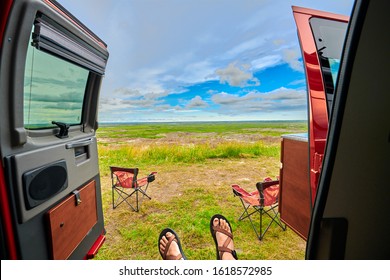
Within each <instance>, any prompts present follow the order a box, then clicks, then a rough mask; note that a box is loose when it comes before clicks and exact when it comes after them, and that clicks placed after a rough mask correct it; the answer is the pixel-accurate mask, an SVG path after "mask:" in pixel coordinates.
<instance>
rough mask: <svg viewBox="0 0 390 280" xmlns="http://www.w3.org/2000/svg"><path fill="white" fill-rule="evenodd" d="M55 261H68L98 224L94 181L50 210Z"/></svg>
mask: <svg viewBox="0 0 390 280" xmlns="http://www.w3.org/2000/svg"><path fill="white" fill-rule="evenodd" d="M47 217H48V222H49V230H50V237H51V245H52V246H51V247H52V257H53V259H55V260H56V259H57V260H63V259H67V258H68V257H69V256H70V255H71V253H72V252H73V251H74V250H75V248H76V247H77V246H78V245H79V244H80V243H81V241H82V240H83V239H84V238H85V236H86V235H87V234H88V232H89V231H90V230H91V229H92V227H93V226H94V225H95V224H96V223H97V219H98V217H97V207H96V183H95V181H92V182H90V183H88V184H87V185H85V186H84V187H82V188H81V189H79V190H78V191H75V192H73V193H72V194H71V195H69V197H68V198H66V199H65V200H64V201H62V202H61V203H60V204H58V205H57V206H55V207H54V208H52V209H51V210H49V212H48V215H47Z"/></svg>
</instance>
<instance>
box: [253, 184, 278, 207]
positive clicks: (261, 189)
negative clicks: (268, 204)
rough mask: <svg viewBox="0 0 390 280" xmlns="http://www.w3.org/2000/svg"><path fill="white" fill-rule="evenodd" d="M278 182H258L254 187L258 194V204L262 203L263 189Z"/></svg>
mask: <svg viewBox="0 0 390 280" xmlns="http://www.w3.org/2000/svg"><path fill="white" fill-rule="evenodd" d="M278 184H279V180H274V181H264V182H258V183H257V184H256V188H257V190H258V191H259V195H260V205H264V190H266V189H267V188H269V187H272V186H275V185H278Z"/></svg>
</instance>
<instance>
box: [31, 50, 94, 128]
mask: <svg viewBox="0 0 390 280" xmlns="http://www.w3.org/2000/svg"><path fill="white" fill-rule="evenodd" d="M88 75H89V71H88V70H86V69H84V68H82V67H80V66H77V65H75V64H73V63H70V62H68V61H66V60H63V59H60V58H57V57H56V56H54V55H51V54H49V53H47V52H43V51H40V50H38V49H36V48H35V47H33V46H32V45H30V46H29V47H28V51H27V59H26V67H25V75H24V127H25V128H27V129H40V128H48V127H53V126H55V125H53V124H52V121H56V122H64V123H67V124H70V125H73V124H80V123H81V121H82V108H83V101H84V93H85V89H86V85H87V80H88Z"/></svg>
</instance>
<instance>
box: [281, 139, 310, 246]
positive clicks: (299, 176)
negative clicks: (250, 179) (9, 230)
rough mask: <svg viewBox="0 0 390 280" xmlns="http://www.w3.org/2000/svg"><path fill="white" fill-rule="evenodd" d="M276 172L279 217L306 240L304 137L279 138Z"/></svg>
mask: <svg viewBox="0 0 390 280" xmlns="http://www.w3.org/2000/svg"><path fill="white" fill-rule="evenodd" d="M281 162H282V165H281V170H280V188H281V189H280V191H281V193H280V202H279V211H280V217H281V219H282V221H283V222H284V223H286V224H287V225H288V227H290V228H291V229H292V230H294V231H295V232H296V233H297V234H299V235H300V236H301V237H302V238H304V239H305V240H306V239H307V235H308V231H309V225H310V216H311V203H310V187H309V147H308V141H307V135H306V134H295V135H286V136H283V137H282V153H281Z"/></svg>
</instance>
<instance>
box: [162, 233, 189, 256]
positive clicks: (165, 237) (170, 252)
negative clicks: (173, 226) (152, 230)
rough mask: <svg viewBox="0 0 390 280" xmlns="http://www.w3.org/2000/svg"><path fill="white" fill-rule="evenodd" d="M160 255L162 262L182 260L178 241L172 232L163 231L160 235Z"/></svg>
mask: <svg viewBox="0 0 390 280" xmlns="http://www.w3.org/2000/svg"><path fill="white" fill-rule="evenodd" d="M159 250H160V255H161V257H162V258H163V259H164V260H183V259H184V258H185V257H184V255H183V254H182V252H181V249H180V241H179V240H178V237H177V235H176V236H175V235H174V232H173V230H167V229H166V230H164V231H163V232H162V233H161V234H160V241H159Z"/></svg>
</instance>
